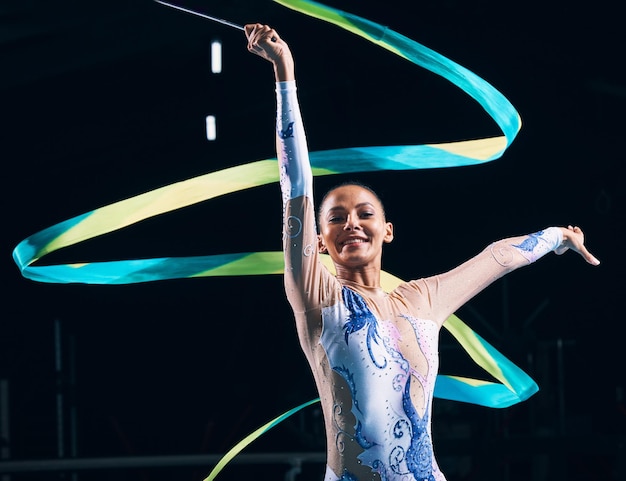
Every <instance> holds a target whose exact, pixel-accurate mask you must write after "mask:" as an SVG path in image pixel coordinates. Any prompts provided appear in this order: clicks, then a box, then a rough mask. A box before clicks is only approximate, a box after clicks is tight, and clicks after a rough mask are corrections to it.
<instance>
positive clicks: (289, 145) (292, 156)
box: [276, 80, 313, 202]
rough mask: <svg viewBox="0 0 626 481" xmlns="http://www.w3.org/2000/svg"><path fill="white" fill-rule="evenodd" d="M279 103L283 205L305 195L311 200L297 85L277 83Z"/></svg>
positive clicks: (278, 132) (278, 127) (277, 146)
mask: <svg viewBox="0 0 626 481" xmlns="http://www.w3.org/2000/svg"><path fill="white" fill-rule="evenodd" d="M276 102H277V115H276V151H277V153H278V160H279V163H280V181H281V189H282V192H283V202H286V201H287V200H290V199H295V198H296V197H300V196H302V195H305V196H307V197H309V198H312V190H313V175H312V173H311V166H310V164H309V152H308V149H307V145H306V136H305V133H304V126H303V124H302V115H301V113H300V108H299V105H298V98H297V92H296V83H295V81H293V80H292V81H288V82H277V83H276Z"/></svg>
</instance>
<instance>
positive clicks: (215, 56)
mask: <svg viewBox="0 0 626 481" xmlns="http://www.w3.org/2000/svg"><path fill="white" fill-rule="evenodd" d="M211 72H213V73H221V72H222V42H221V41H219V40H213V41H212V42H211Z"/></svg>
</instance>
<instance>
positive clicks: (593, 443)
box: [0, 0, 626, 481]
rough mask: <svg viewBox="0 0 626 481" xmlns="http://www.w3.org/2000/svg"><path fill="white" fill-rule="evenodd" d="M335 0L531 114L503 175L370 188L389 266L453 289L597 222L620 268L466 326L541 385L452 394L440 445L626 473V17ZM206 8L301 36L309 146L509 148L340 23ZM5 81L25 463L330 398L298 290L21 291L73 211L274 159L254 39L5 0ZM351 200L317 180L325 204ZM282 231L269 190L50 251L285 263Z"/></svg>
mask: <svg viewBox="0 0 626 481" xmlns="http://www.w3.org/2000/svg"><path fill="white" fill-rule="evenodd" d="M328 4H329V5H332V6H335V7H338V8H342V9H345V10H347V11H349V12H352V13H355V14H357V15H360V16H363V17H366V18H369V19H371V20H374V21H376V22H378V23H382V24H385V25H388V26H389V27H390V28H392V29H394V30H396V31H398V32H400V33H403V34H405V35H407V36H408V37H411V38H413V39H415V40H417V41H420V42H422V43H424V44H426V45H427V46H429V47H431V48H433V49H434V50H436V51H438V52H440V53H442V54H444V55H446V56H448V57H449V58H451V59H453V60H455V61H457V62H459V63H460V64H462V65H464V66H466V67H468V68H469V69H470V70H473V71H474V72H475V73H477V74H478V75H480V76H482V77H483V78H485V79H486V80H488V81H489V82H490V83H492V84H493V85H494V86H495V87H496V88H498V89H499V90H500V91H501V92H502V93H503V94H504V95H505V96H507V98H509V100H510V101H511V102H512V103H513V104H514V105H515V106H516V108H517V109H518V110H519V112H520V115H521V117H522V120H523V127H522V130H521V132H520V134H519V135H518V137H517V139H516V140H515V142H514V143H513V145H512V146H511V147H510V148H509V150H507V152H506V153H505V155H504V157H503V158H501V159H499V160H496V161H493V162H491V163H487V164H485V165H481V166H473V167H463V168H455V169H441V170H427V171H426V170H424V171H410V172H402V173H389V172H385V173H380V172H379V173H370V174H362V175H359V176H358V178H359V179H360V180H362V181H363V182H365V183H367V184H370V185H371V186H372V187H374V188H375V189H376V190H377V191H379V192H380V194H381V196H382V198H383V201H384V202H385V204H386V208H387V211H388V212H389V213H390V218H391V220H392V221H393V222H394V224H395V226H396V240H395V241H394V243H393V244H392V245H391V246H389V247H388V248H387V251H386V253H385V269H386V270H388V271H389V272H392V273H394V274H396V275H398V276H400V277H403V278H415V277H420V276H426V275H431V274H435V273H437V272H441V271H444V270H446V269H449V268H451V267H453V266H455V265H457V264H458V263H460V262H462V261H463V260H465V259H466V258H467V257H469V256H471V255H473V254H474V253H476V252H477V251H478V250H480V249H481V248H483V247H484V246H485V245H486V244H487V243H489V242H490V241H492V240H495V239H497V238H499V237H504V236H507V235H513V234H520V233H526V232H532V231H535V230H538V229H540V228H542V227H545V226H548V225H565V224H568V223H574V224H577V225H580V226H582V227H583V229H584V230H585V233H586V235H587V241H588V246H589V248H590V249H591V250H592V252H594V253H595V254H596V255H597V256H598V257H599V258H600V259H601V261H602V265H601V266H599V267H597V268H593V267H591V266H588V265H586V264H585V263H584V262H583V261H582V260H581V259H580V258H578V257H577V256H576V255H575V254H573V253H567V254H566V255H565V256H563V257H557V256H554V255H550V256H548V257H546V258H544V259H542V260H541V262H540V263H538V264H536V265H533V266H531V267H529V268H527V269H523V270H521V271H518V272H516V273H514V274H512V275H511V276H509V277H507V278H506V279H504V280H502V281H500V282H499V283H497V284H496V285H494V286H492V287H490V288H489V289H488V290H487V291H485V292H484V293H482V294H481V295H479V296H478V297H477V298H476V299H474V300H472V301H471V302H470V303H469V304H468V305H467V306H465V307H464V308H463V309H462V310H461V311H460V312H459V313H458V314H459V316H460V317H461V318H462V319H464V320H465V321H466V322H468V323H469V324H470V325H471V326H472V327H473V328H474V329H475V330H476V331H478V332H479V333H481V334H482V335H483V337H485V338H486V339H487V340H488V341H490V342H492V343H493V344H494V345H495V346H496V347H498V348H499V349H500V350H501V351H503V352H504V353H506V354H507V355H508V356H509V357H510V358H511V359H512V360H514V361H515V362H516V363H517V364H518V365H520V366H522V367H523V368H524V369H525V370H526V371H527V372H529V373H530V374H531V375H532V376H533V378H534V379H536V380H537V382H538V383H539V385H540V387H541V390H540V392H539V393H538V394H536V395H535V396H533V397H532V398H531V399H530V400H528V401H527V402H525V403H522V404H520V405H516V406H514V407H512V408H509V409H506V410H490V409H486V408H480V407H476V406H468V405H462V404H459V403H452V402H447V401H436V402H435V415H434V419H435V420H434V428H433V429H434V436H435V442H436V448H437V453H438V457H439V459H440V463H441V465H442V467H443V469H444V472H446V474H447V476H448V478H449V480H450V481H455V480H469V479H481V480H491V479H498V480H508V479H510V480H517V479H520V480H521V479H524V480H534V481H538V480H544V479H551V480H557V479H567V480H570V481H571V480H594V481H596V480H624V479H626V473H625V469H624V459H626V454H625V452H624V447H623V446H624V443H625V442H626V407H625V404H624V397H623V396H624V389H625V388H626V376H624V351H623V346H622V344H623V334H622V333H623V326H622V322H623V317H622V312H621V310H620V307H621V304H622V302H621V301H622V299H623V296H624V293H623V288H624V281H623V272H624V261H623V257H622V255H621V253H620V252H619V251H618V249H619V250H621V246H622V243H623V239H624V232H625V229H624V219H625V215H626V214H625V210H624V186H625V185H626V178H625V169H624V163H623V161H624V151H623V131H624V115H623V112H624V108H625V107H626V78H625V77H626V75H625V73H626V72H625V69H624V67H623V47H624V30H623V25H622V17H621V14H620V8H619V3H618V2H608V1H599V2H593V3H586V4H582V3H576V2H560V1H558V2H545V3H539V2H537V3H536V4H534V3H533V2H530V3H528V2H526V3H517V4H510V3H506V2H505V3H502V2H495V1H491V0H476V1H474V2H461V1H456V0H445V1H439V0H437V1H434V0H433V1H426V2H420V3H416V2H408V1H400V0H387V1H386V2H375V1H372V0H367V1H365V0H358V1H355V0H352V1H350V0H341V1H332V2H328ZM184 6H187V7H194V8H198V9H201V10H202V11H204V12H207V13H210V14H213V15H216V16H223V17H224V18H228V19H229V20H231V21H233V22H236V23H240V24H244V23H248V22H256V21H259V22H262V23H268V24H271V25H272V26H275V27H276V28H277V30H278V31H279V32H280V33H281V35H282V36H283V37H284V38H285V39H287V40H288V42H289V43H290V45H291V48H292V51H293V53H294V56H295V59H296V72H297V76H298V87H299V95H300V102H301V107H302V111H303V116H304V121H305V127H306V130H307V135H308V139H309V145H310V149H311V150H324V149H331V148H341V147H349V146H362V145H401V144H420V143H430V142H441V141H450V140H462V139H468V138H476V137H484V136H490V135H495V134H498V133H499V132H498V131H497V128H496V127H495V126H494V125H493V123H492V121H491V120H490V119H489V118H488V116H487V115H486V114H485V113H484V112H482V111H481V109H480V108H479V107H478V106H477V105H476V104H474V103H473V102H472V101H471V100H470V99H468V98H467V97H465V96H464V95H463V94H462V92H460V91H459V90H458V89H457V88H456V87H454V86H451V85H450V84H448V83H447V82H446V81H444V80H442V79H441V78H439V77H436V76H434V75H433V74H431V73H429V72H426V71H423V70H421V69H419V68H417V67H415V66H414V65H412V64H409V63H408V62H406V61H403V60H401V59H399V58H397V57H395V56H393V55H391V54H389V53H387V52H386V51H383V50H381V49H378V48H377V47H375V46H372V45H371V44H368V43H367V42H365V41H364V40H362V39H360V38H358V37H355V36H353V35H351V34H349V33H347V32H344V31H342V30H340V29H338V28H336V27H334V26H331V25H327V24H325V23H323V22H320V21H318V20H315V19H312V18H309V17H305V16H303V15H300V14H297V13H295V12H293V11H291V10H288V9H286V8H284V7H282V6H280V5H278V4H275V3H273V2H271V1H269V0H231V1H225V0H224V1H222V0H215V1H205V2H198V1H196V2H195V3H193V2H191V1H189V2H187V3H185V4H184ZM214 38H220V39H221V40H222V41H223V43H224V47H223V49H224V71H223V73H222V74H220V75H214V74H211V72H210V63H209V60H210V54H209V48H210V47H209V45H210V42H211V40H212V39H214ZM0 72H1V75H0V119H1V120H0V122H1V123H0V140H1V143H0V146H1V147H0V156H1V160H2V168H3V175H2V179H3V182H2V199H3V200H2V204H3V217H4V219H3V223H4V225H5V227H4V228H3V235H2V249H1V252H2V253H3V254H2V256H1V257H0V258H1V262H2V276H3V277H2V278H3V303H2V306H3V307H2V317H1V319H0V380H4V386H8V394H9V413H10V416H9V421H10V426H9V431H10V437H9V439H8V440H5V444H4V446H3V451H2V453H3V454H2V456H3V458H8V459H9V460H13V461H16V460H23V461H27V460H28V461H33V460H41V459H50V458H56V457H58V456H59V455H60V454H61V455H63V456H65V457H72V456H76V457H80V458H93V457H97V458H108V457H117V456H124V457H132V456H149V457H153V456H157V457H163V456H170V455H186V454H198V455H200V454H206V453H213V454H219V453H223V452H224V451H225V450H227V449H228V448H229V447H230V446H232V445H233V444H234V443H235V442H237V441H238V440H239V439H241V438H242V437H244V436H245V435H246V434H247V433H249V432H251V431H252V430H253V429H255V428H256V427H258V426H260V425H261V424H263V423H265V422H266V421H267V420H269V419H270V418H272V417H273V416H275V415H278V414H280V413H282V412H284V411H286V410H287V409H289V408H291V407H293V406H295V405H297V404H300V403H302V402H304V401H306V400H309V399H311V398H313V397H315V390H314V386H313V382H312V378H311V376H310V373H309V369H308V367H307V365H306V363H305V361H304V358H303V356H302V354H301V353H300V350H299V347H298V344H297V339H296V335H295V331H294V327H293V323H292V317H291V312H290V310H289V307H288V305H287V303H286V301H285V298H284V294H283V290H282V279H281V278H280V277H279V276H273V277H272V276H265V277H262V278H259V277H257V278H253V277H248V278H208V279H195V280H177V281H163V282H154V283H147V284H137V285H126V286H86V285H50V284H39V283H35V282H32V281H29V280H26V279H23V278H22V277H21V276H20V273H19V271H18V269H17V268H16V266H15V265H14V263H13V261H12V258H11V252H12V249H13V248H14V247H15V245H17V243H18V242H20V241H21V240H22V239H24V238H25V237H27V236H29V235H31V234H33V233H35V232H37V231H39V230H41V229H43V228H45V227H48V226H50V225H53V224H55V223H57V222H60V221H62V220H65V219H68V218H70V217H72V216H75V215H78V214H81V213H84V212H87V211H89V210H92V209H94V208H96V207H100V206H103V205H106V204H109V203H111V202H114V201H117V200H120V199H123V198H127V197H131V196H133V195H136V194H139V193H141V192H144V191H147V190H151V189H153V188H156V187H160V186H163V185H167V184H169V183H172V182H175V181H178V180H183V179H187V178H190V177H193V176H196V175H200V174H203V173H206V172H211V171H214V170H219V169H222V168H224V167H228V166H233V165H239V164H244V163H247V162H250V161H254V160H259V159H263V158H268V157H273V156H274V155H275V154H274V102H275V100H274V81H273V75H272V72H271V67H270V66H269V64H267V63H265V62H263V61H262V60H261V59H258V58H256V57H254V56H252V55H250V54H248V53H247V51H246V49H245V38H244V36H243V34H242V33H241V32H238V31H236V30H234V29H229V28H227V27H224V26H220V25H217V24H213V23H210V22H208V21H206V20H202V19H199V18H196V17H192V16H190V15H187V14H185V13H181V12H177V11H174V10H172V9H168V8H167V7H164V6H161V5H158V4H156V3H154V2H152V1H148V0H129V1H121V0H110V1H107V2H100V1H89V2H80V1H75V0H60V1H57V2H49V1H42V0H27V1H23V0H3V2H2V4H1V5H0ZM208 114H213V115H216V116H217V122H218V139H217V141H215V142H209V141H207V140H206V137H205V130H204V129H205V124H204V119H205V116H206V115H208ZM340 180H345V179H344V178H343V177H340V178H338V177H336V176H334V177H331V178H320V179H318V180H317V181H316V182H317V183H316V194H317V196H318V197H319V196H320V195H321V194H322V193H323V192H324V191H325V190H326V189H327V188H328V187H330V186H331V185H334V184H335V183H337V182H339V181H340ZM280 231H281V226H280V194H279V190H278V186H277V185H270V186H266V187H260V188H256V189H252V190H250V191H247V192H241V193H237V194H232V195H228V196H225V197H223V198H221V199H217V200H213V201H210V202H207V203H205V204H201V205H198V206H194V207H191V208H188V209H185V210H182V211H179V212H175V213H172V214H168V215H165V216H161V217H159V218H156V219H151V220H149V221H146V222H143V223H141V224H140V225H137V226H134V227H132V228H129V229H125V230H124V231H121V232H116V233H113V234H109V235H106V236H103V237H102V238H99V239H95V240H92V241H88V242H85V243H84V244H81V245H79V246H76V247H72V248H70V249H67V250H66V251H63V252H60V253H56V254H53V255H51V256H50V258H49V259H50V261H55V260H56V261H59V262H66V261H72V262H74V261H95V260H113V259H127V258H135V257H153V256H158V257H161V256H188V255H204V254H214V253H228V252H241V251H257V250H278V249H280ZM55 333H56V334H58V335H57V336H55ZM440 351H441V356H442V360H441V363H442V364H441V371H442V372H443V373H446V374H461V375H477V376H480V375H481V373H480V372H475V368H474V367H472V364H471V363H470V362H469V361H468V360H467V358H466V357H465V355H464V354H463V353H462V352H461V351H460V350H459V348H458V346H457V345H456V344H455V343H454V342H453V341H451V340H450V338H449V337H448V336H447V333H445V332H444V333H443V334H442V345H441V349H440ZM57 355H60V356H61V359H62V369H61V372H60V373H59V372H56V371H55V358H56V356H57ZM59 399H62V400H63V408H62V411H61V412H62V413H63V419H64V421H63V422H62V423H61V425H62V427H63V430H62V431H59V419H60V417H59V410H58V400H59ZM72 420H73V421H72ZM320 431H321V420H320V418H319V412H318V411H317V408H316V407H311V408H308V409H307V410H305V411H303V412H302V413H301V414H300V415H298V416H296V417H294V418H292V419H291V420H289V421H288V422H285V423H283V424H281V425H280V426H279V427H277V428H275V429H274V431H271V432H270V433H268V434H267V435H265V436H264V437H262V438H261V439H260V440H258V441H257V442H255V443H254V444H253V445H252V446H250V447H249V448H248V449H247V450H246V451H245V452H246V453H276V452H279V453H280V452H322V451H323V442H322V438H321V434H320ZM60 433H61V434H60ZM59 439H62V440H61V442H60V441H59ZM209 469H210V465H206V466H204V465H201V466H195V467H180V468H160V469H155V468H142V469H131V470H121V469H120V470H115V469H113V470H107V469H101V470H96V471H88V470H86V471H80V472H78V473H75V474H74V475H73V479H76V478H78V479H81V480H83V479H84V480H90V479H94V480H95V479H98V480H99V479H116V480H117V479H133V480H134V479H141V480H160V479H176V480H194V481H195V480H199V479H202V478H203V477H204V476H206V474H207V473H208V470H209ZM245 469H249V470H250V469H251V471H245ZM287 469H288V466H285V465H277V466H271V465H266V464H261V465H255V466H254V467H252V468H245V467H242V466H239V465H231V466H229V467H227V468H226V470H225V471H224V472H223V473H222V475H221V476H220V477H221V479H223V480H224V481H226V480H228V479H256V478H261V479H283V476H284V472H285V471H286V470H287ZM321 472H322V465H321V464H319V463H317V464H316V463H310V464H305V466H304V468H303V472H302V474H301V475H300V476H298V477H297V478H296V479H299V480H303V479H317V480H319V479H321V474H320V473H321ZM67 476H69V474H66V473H59V472H46V473H14V474H12V475H10V478H11V479H12V480H16V479H58V478H65V477H67ZM218 479H219V478H218Z"/></svg>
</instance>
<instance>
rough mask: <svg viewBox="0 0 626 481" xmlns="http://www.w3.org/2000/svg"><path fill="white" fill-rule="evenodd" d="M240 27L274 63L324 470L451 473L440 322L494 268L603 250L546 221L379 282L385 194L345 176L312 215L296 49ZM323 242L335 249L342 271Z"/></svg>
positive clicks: (302, 332)
mask: <svg viewBox="0 0 626 481" xmlns="http://www.w3.org/2000/svg"><path fill="white" fill-rule="evenodd" d="M244 30H245V34H246V37H247V40H248V50H249V51H250V52H252V53H254V54H256V55H258V56H260V57H262V58H264V59H266V60H268V61H269V62H271V64H272V65H273V68H274V75H275V80H276V96H277V120H276V122H277V124H276V134H277V135H276V142H277V143H276V146H277V155H278V159H279V166H280V179H281V181H280V185H281V190H282V198H283V221H284V233H283V243H284V245H283V248H284V255H285V289H286V294H287V298H288V300H289V303H290V305H291V307H292V309H293V312H294V316H295V321H296V325H297V332H298V336H299V340H300V344H301V346H302V349H303V351H304V354H305V356H306V358H307V360H308V362H309V364H310V367H311V370H312V372H313V377H314V379H315V383H316V386H317V389H318V392H319V395H320V399H321V406H322V410H323V413H324V423H325V430H326V445H327V446H326V449H327V465H326V474H325V481H337V480H346V481H347V480H350V481H352V480H359V481H379V480H382V481H385V480H389V481H400V480H402V481H417V480H420V481H444V480H445V477H444V475H443V474H442V473H441V471H440V470H439V468H438V466H437V462H436V460H435V456H434V454H433V446H432V442H431V429H430V423H431V406H432V399H433V388H434V383H435V378H436V376H437V370H438V348H437V345H438V337H439V330H440V328H441V326H442V325H443V323H444V321H445V320H446V319H447V318H448V317H449V316H450V315H451V314H453V313H454V312H455V311H456V310H457V309H458V308H459V307H460V306H462V305H463V304H464V303H465V302H467V301H468V300H469V299H471V298H472V297H473V296H475V295H476V294H477V293H479V292H480V291H482V290H483V289H484V288H485V287H487V286H488V285H489V284H491V283H492V282H493V281H495V280H496V279H498V278H500V277H501V276H503V275H505V274H507V273H509V272H511V271H513V270H515V269H517V268H519V267H522V266H525V265H528V264H530V263H531V262H534V261H535V260H537V259H539V258H540V257H542V256H543V255H545V254H547V253H549V252H551V251H554V252H555V253H557V254H562V253H564V252H565V251H567V250H568V249H571V250H573V251H575V252H578V253H579V254H580V255H581V256H582V257H583V258H584V259H585V260H586V261H587V262H588V263H590V264H592V265H598V264H599V261H598V260H597V259H596V258H595V257H594V256H593V255H591V254H590V253H589V252H588V250H587V249H586V247H585V245H584V236H583V232H582V231H581V229H580V228H578V227H573V226H568V227H567V228H563V227H549V228H546V229H544V230H542V231H539V232H536V233H534V234H529V235H525V236H520V237H512V238H507V239H503V240H500V241H497V242H494V243H492V244H491V245H490V246H488V247H487V248H486V249H484V250H483V251H482V252H480V253H479V254H478V255H476V256H475V257H473V258H472V259H470V260H468V261H467V262H465V263H463V264H461V265H460V266H458V267H456V268H455V269H452V270H451V271H449V272H446V273H444V274H440V275H435V276H432V277H428V278H424V279H417V280H413V281H410V282H406V283H404V284H402V285H400V286H399V287H398V288H396V289H395V290H393V291H392V292H384V291H383V290H382V288H381V287H380V275H381V257H382V247H383V244H386V243H389V242H391V241H392V239H393V236H394V231H393V225H392V224H391V223H390V222H388V221H387V220H386V217H385V211H384V209H383V206H382V204H381V202H380V199H379V198H378V197H377V195H376V194H375V193H374V192H373V191H371V190H370V189H368V188H366V187H364V186H361V185H359V184H346V185H342V186H340V187H337V188H335V189H333V190H331V191H330V192H328V194H327V195H326V196H325V198H324V199H323V200H322V202H321V205H320V206H319V212H318V215H317V219H316V217H315V211H314V203H313V188H312V185H313V176H312V173H311V167H310V164H309V159H308V151H307V144H306V139H305V133H304V129H303V125H302V120H301V114H300V110H299V105H298V99H297V93H296V82H295V73H294V60H293V57H292V55H291V52H290V50H289V47H288V45H287V44H286V43H285V42H284V41H283V40H282V39H281V38H280V36H279V35H278V33H277V32H276V31H275V30H273V29H272V28H270V27H268V26H266V25H261V24H249V25H246V26H245V29H244ZM316 223H317V227H319V235H318V233H317V228H316ZM319 253H327V254H329V255H330V257H331V259H332V261H333V263H334V265H335V268H336V275H333V274H332V273H331V272H330V271H329V270H328V269H327V268H326V267H325V266H324V265H322V263H321V261H320V258H319Z"/></svg>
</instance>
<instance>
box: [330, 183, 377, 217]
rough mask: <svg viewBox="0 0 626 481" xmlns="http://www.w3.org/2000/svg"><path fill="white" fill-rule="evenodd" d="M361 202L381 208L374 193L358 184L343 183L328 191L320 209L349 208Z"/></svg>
mask: <svg viewBox="0 0 626 481" xmlns="http://www.w3.org/2000/svg"><path fill="white" fill-rule="evenodd" d="M361 204H371V205H373V206H374V207H376V208H380V209H382V205H381V203H380V201H379V200H378V198H377V197H376V195H375V194H373V193H372V192H371V191H369V190H368V189H366V188H364V187H361V186H360V185H343V186H341V187H336V188H335V189H333V190H331V191H330V192H328V194H327V195H326V198H325V199H324V202H323V204H322V206H321V210H322V211H327V210H329V209H335V208H343V209H350V208H352V207H355V206H357V205H361Z"/></svg>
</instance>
